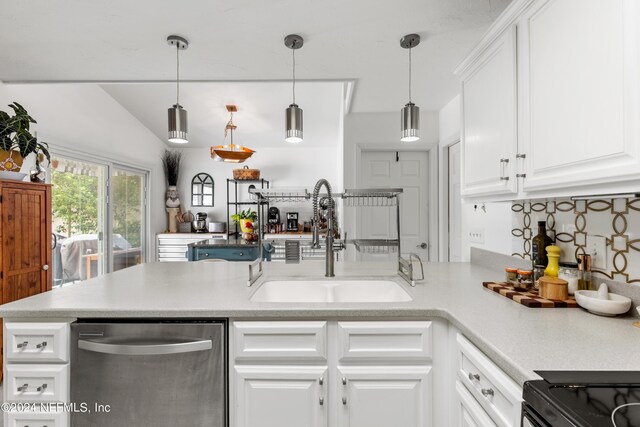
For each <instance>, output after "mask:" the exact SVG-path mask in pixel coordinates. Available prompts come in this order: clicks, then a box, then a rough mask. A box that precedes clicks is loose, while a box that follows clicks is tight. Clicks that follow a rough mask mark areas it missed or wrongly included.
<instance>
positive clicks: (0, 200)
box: [0, 194, 2, 203]
mask: <svg viewBox="0 0 640 427" xmlns="http://www.w3.org/2000/svg"><path fill="white" fill-rule="evenodd" d="M0 203H2V194H0Z"/></svg>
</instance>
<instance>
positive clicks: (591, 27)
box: [519, 0, 640, 191]
mask: <svg viewBox="0 0 640 427" xmlns="http://www.w3.org/2000/svg"><path fill="white" fill-rule="evenodd" d="M639 22H640V7H639V5H638V2H637V1H634V0H539V1H537V2H535V3H534V4H533V5H532V7H530V8H529V9H528V10H527V11H526V12H525V13H524V15H523V16H522V18H521V21H520V24H519V36H520V43H519V49H520V50H521V57H520V58H521V67H520V68H521V76H522V91H521V92H522V96H521V98H522V104H521V107H520V109H521V118H522V120H521V122H522V134H521V136H522V138H521V142H522V147H523V151H524V152H526V154H527V158H526V163H525V164H526V173H527V176H526V179H524V181H523V189H524V190H525V191H541V190H547V189H556V188H568V187H575V186H588V185H601V184H603V183H615V182H618V181H625V180H633V179H636V180H637V179H640V144H639V143H638V138H639V137H640V128H639V127H640V90H639V88H640V85H639V84H638V75H640V68H639V67H638V60H639V59H640V49H639V47H640V43H639V41H638V36H639V34H638V23H639Z"/></svg>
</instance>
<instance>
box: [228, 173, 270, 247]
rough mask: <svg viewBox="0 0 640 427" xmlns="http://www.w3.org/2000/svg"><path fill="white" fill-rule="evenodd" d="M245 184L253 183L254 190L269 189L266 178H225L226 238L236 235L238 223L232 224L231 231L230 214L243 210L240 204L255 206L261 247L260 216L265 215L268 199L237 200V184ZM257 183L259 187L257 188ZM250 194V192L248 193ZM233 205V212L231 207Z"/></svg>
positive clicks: (267, 208)
mask: <svg viewBox="0 0 640 427" xmlns="http://www.w3.org/2000/svg"><path fill="white" fill-rule="evenodd" d="M232 184H233V196H234V199H233V200H230V196H231V194H232V192H231V188H232ZM239 184H246V185H247V186H250V185H254V186H255V187H256V190H268V189H269V181H267V180H266V179H256V180H253V179H252V180H249V179H227V221H229V227H227V238H229V237H231V236H236V237H237V236H238V235H239V233H238V224H234V231H233V232H231V224H232V223H231V215H232V214H238V212H239V211H241V210H244V209H246V208H241V206H246V207H251V206H256V212H257V213H258V227H259V229H258V237H259V238H260V240H259V241H258V242H259V243H260V247H262V241H261V239H262V221H261V218H264V217H265V210H266V211H268V210H269V201H268V200H257V199H256V200H253V201H239V200H238V185H239ZM258 185H259V186H260V188H258ZM249 194H252V193H249ZM232 207H233V212H232V210H231V208H232ZM260 256H262V250H261V251H260Z"/></svg>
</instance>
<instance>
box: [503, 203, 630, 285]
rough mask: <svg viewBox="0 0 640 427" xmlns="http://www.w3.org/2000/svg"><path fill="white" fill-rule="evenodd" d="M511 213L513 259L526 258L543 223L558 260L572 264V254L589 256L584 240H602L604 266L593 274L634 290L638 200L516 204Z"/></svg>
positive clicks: (573, 259)
mask: <svg viewBox="0 0 640 427" xmlns="http://www.w3.org/2000/svg"><path fill="white" fill-rule="evenodd" d="M511 210H512V211H513V229H512V230H511V234H512V236H513V255H514V256H517V257H521V258H523V259H531V239H532V238H533V237H534V236H535V235H536V234H537V233H538V225H537V221H542V220H545V221H546V222H547V232H548V234H549V236H550V237H552V238H554V239H555V241H556V245H558V246H559V247H560V248H561V249H562V255H561V258H560V260H561V261H576V258H577V257H576V256H577V255H578V254H581V253H589V250H588V244H587V239H588V236H603V237H604V238H605V239H606V242H607V246H606V249H607V265H606V268H601V269H595V268H594V270H593V271H594V275H596V277H601V278H603V279H605V278H606V279H610V280H614V281H618V282H625V283H629V284H635V285H640V199H638V198H630V199H604V198H603V199H597V200H596V199H594V200H568V199H558V200H549V201H532V202H521V201H518V202H514V203H513V204H512V206H511Z"/></svg>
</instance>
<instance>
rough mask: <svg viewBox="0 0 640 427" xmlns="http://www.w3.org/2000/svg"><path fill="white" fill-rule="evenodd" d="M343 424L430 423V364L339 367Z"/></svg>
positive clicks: (426, 426)
mask: <svg viewBox="0 0 640 427" xmlns="http://www.w3.org/2000/svg"><path fill="white" fill-rule="evenodd" d="M338 378H339V381H340V384H339V390H338V393H337V396H336V397H337V402H336V405H337V406H338V409H337V411H338V419H339V423H338V425H339V427H389V426H402V427H430V426H432V425H433V422H432V419H433V414H432V405H431V401H432V379H431V367H430V366H388V367H380V366H371V367H360V366H358V367H339V368H338Z"/></svg>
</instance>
